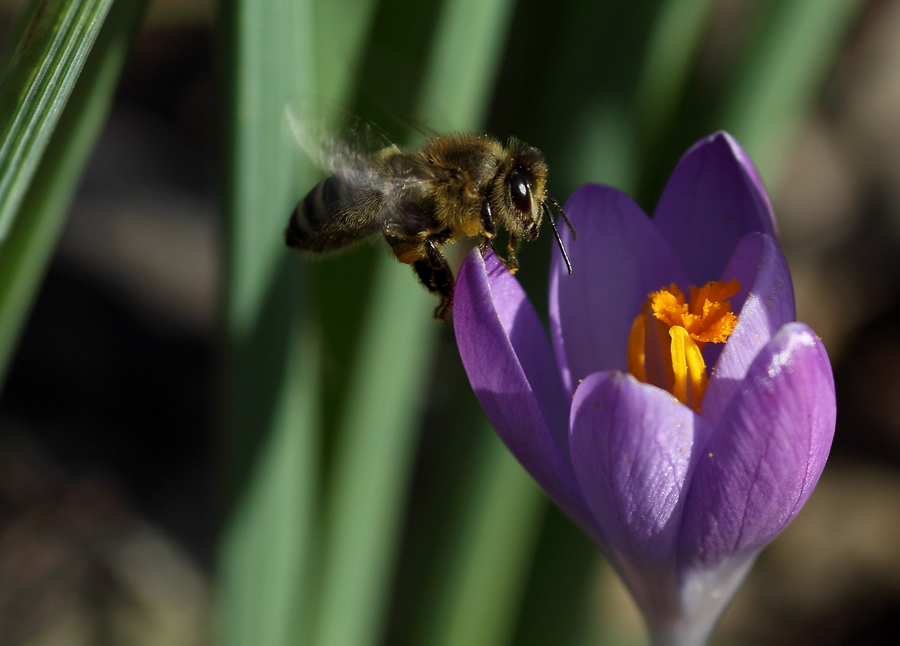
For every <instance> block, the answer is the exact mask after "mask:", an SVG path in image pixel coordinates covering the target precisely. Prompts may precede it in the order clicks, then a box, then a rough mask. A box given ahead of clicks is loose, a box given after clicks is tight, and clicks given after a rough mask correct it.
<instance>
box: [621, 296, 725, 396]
mask: <svg viewBox="0 0 900 646" xmlns="http://www.w3.org/2000/svg"><path fill="white" fill-rule="evenodd" d="M740 288H741V285H740V283H739V282H738V281H737V280H734V279H732V280H730V281H728V282H727V283H720V282H710V283H707V284H706V285H704V286H703V287H700V288H697V287H693V286H691V289H690V299H689V300H687V299H685V297H684V292H682V291H681V290H680V289H678V287H677V286H676V285H675V284H674V283H673V284H672V285H670V286H669V288H668V289H661V290H659V291H658V292H653V293H651V294H650V295H649V298H648V300H647V302H646V303H644V306H643V307H642V308H641V313H640V314H639V315H638V316H637V318H636V319H635V320H634V324H633V325H632V327H631V334H630V336H629V338H628V371H629V372H630V373H631V374H633V375H634V376H635V377H637V379H638V380H639V381H642V382H644V383H649V384H653V385H654V386H658V387H660V388H663V389H665V390H667V391H669V392H670V393H672V394H673V395H675V397H676V398H677V399H678V400H679V401H681V402H682V403H684V404H686V405H688V406H690V407H691V408H693V409H694V410H696V411H697V412H699V411H700V403H701V401H702V399H703V393H704V392H705V390H706V384H707V381H708V376H707V374H706V363H705V362H704V361H703V355H702V354H701V352H702V351H703V348H704V346H705V345H706V344H707V343H724V342H725V341H726V339H727V338H728V337H729V335H730V334H731V333H732V331H733V330H734V326H735V325H737V316H735V315H734V312H732V310H731V303H730V302H729V301H728V300H727V299H729V298H731V297H732V296H734V295H735V294H737V292H738V290H739V289H740Z"/></svg>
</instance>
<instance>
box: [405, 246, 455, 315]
mask: <svg viewBox="0 0 900 646" xmlns="http://www.w3.org/2000/svg"><path fill="white" fill-rule="evenodd" d="M424 246H425V254H426V255H425V257H424V258H419V259H418V260H416V261H415V262H414V263H413V268H414V269H415V270H416V275H417V276H418V277H419V280H421V281H422V284H423V285H425V287H427V288H428V290H429V291H430V292H432V293H434V294H437V295H438V296H440V297H441V303H440V305H438V306H437V308H436V309H435V310H434V318H436V319H437V320H439V321H444V320H446V318H447V315H448V314H450V310H451V309H452V308H453V284H454V281H453V272H452V271H450V266H449V265H448V264H447V260H446V258H444V254H442V253H441V251H440V249H438V247H437V245H436V244H435V243H434V241H433V240H426V241H425V243H424Z"/></svg>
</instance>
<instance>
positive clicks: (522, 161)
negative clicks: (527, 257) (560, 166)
mask: <svg viewBox="0 0 900 646" xmlns="http://www.w3.org/2000/svg"><path fill="white" fill-rule="evenodd" d="M498 178H499V179H501V181H500V182H497V183H496V184H495V186H494V195H493V196H492V197H493V200H492V202H493V204H492V205H491V206H492V207H494V213H495V217H496V218H497V219H498V220H499V221H500V224H502V225H503V226H504V227H506V229H507V230H508V231H509V232H510V233H512V234H514V235H516V236H518V237H519V238H522V239H525V240H534V239H535V238H537V236H538V231H539V230H540V226H541V220H542V219H543V216H544V214H543V209H542V204H543V202H544V198H545V194H546V188H545V187H546V184H547V164H546V163H545V162H544V156H543V155H542V154H541V151H539V150H538V149H537V148H532V147H531V146H528V145H526V144H523V143H522V142H520V141H518V140H517V139H511V140H510V142H509V147H508V148H507V149H506V159H505V160H504V162H503V164H502V165H501V172H500V174H499V176H498Z"/></svg>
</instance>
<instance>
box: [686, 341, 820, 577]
mask: <svg viewBox="0 0 900 646" xmlns="http://www.w3.org/2000/svg"><path fill="white" fill-rule="evenodd" d="M834 423H835V395H834V379H833V377H832V374H831V365H830V363H829V361H828V355H827V354H826V353H825V348H824V347H823V346H822V343H821V341H820V340H819V339H818V338H816V335H815V334H814V333H813V331H812V330H810V329H809V328H808V327H807V326H806V325H804V324H802V323H788V324H787V325H785V326H784V327H782V328H781V330H779V331H778V333H777V334H776V335H775V336H774V337H773V338H772V340H771V342H770V343H769V344H768V345H767V346H766V347H765V348H764V349H763V350H762V352H760V354H759V356H758V357H757V358H756V360H755V361H754V362H753V364H752V365H751V366H750V370H749V371H748V372H747V377H746V378H745V379H744V381H743V383H742V384H741V387H740V391H739V393H738V394H737V395H736V396H735V397H734V398H733V399H732V401H731V404H730V405H729V407H728V409H727V410H726V411H725V413H724V415H723V416H722V419H721V421H720V422H719V424H718V426H717V427H716V429H715V431H714V433H713V436H712V438H711V439H710V442H709V444H708V445H707V447H706V448H705V449H704V450H703V455H702V456H701V458H700V462H699V464H698V466H697V470H696V473H695V475H694V478H693V481H692V483H691V489H690V492H689V494H688V500H687V504H686V505H685V509H684V521H683V523H682V530H681V537H680V540H679V564H680V567H681V568H682V569H683V570H684V571H690V570H692V569H706V568H710V567H712V568H714V567H715V566H716V565H717V564H719V563H723V562H725V560H726V559H733V558H735V557H737V556H739V555H741V554H752V553H754V552H755V551H757V550H759V549H761V548H762V547H763V546H764V545H766V544H767V543H768V542H769V541H771V540H772V539H773V538H775V536H777V535H778V534H779V533H780V532H781V530H783V529H784V528H785V527H786V526H787V524H788V523H789V522H790V521H791V520H792V519H793V518H794V516H795V515H796V514H797V512H798V511H799V510H800V508H801V507H802V506H803V503H805V502H806V499H807V498H808V497H809V494H810V493H811V492H812V489H813V487H814V486H815V484H816V482H817V481H818V479H819V475H820V474H821V473H822V469H823V467H824V466H825V460H826V458H827V457H828V452H829V450H830V448H831V440H832V438H833V437H834Z"/></svg>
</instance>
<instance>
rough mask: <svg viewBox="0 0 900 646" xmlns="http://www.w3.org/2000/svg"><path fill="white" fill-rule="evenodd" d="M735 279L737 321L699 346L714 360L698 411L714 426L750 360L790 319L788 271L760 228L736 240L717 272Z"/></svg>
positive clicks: (792, 317)
mask: <svg viewBox="0 0 900 646" xmlns="http://www.w3.org/2000/svg"><path fill="white" fill-rule="evenodd" d="M732 278H737V279H738V280H739V281H740V283H741V290H740V291H739V292H738V293H737V294H735V296H734V297H733V298H732V299H731V305H732V307H733V308H734V310H735V311H736V312H738V324H737V327H735V328H734V332H733V333H732V335H731V336H730V337H729V338H728V342H727V343H725V344H724V345H723V344H712V343H711V344H708V345H707V346H706V350H710V349H712V350H719V352H721V355H719V356H718V359H716V356H715V354H712V353H708V352H706V351H704V357H705V358H706V360H707V362H708V363H707V365H715V369H714V370H713V373H712V376H711V377H710V380H709V385H708V386H707V388H706V394H705V395H704V396H703V409H702V414H703V417H704V418H705V419H706V421H707V422H709V423H710V424H712V425H713V426H715V425H716V424H717V423H718V420H719V417H720V416H721V415H722V412H723V411H724V410H725V408H726V407H727V406H728V402H729V401H730V400H731V397H732V395H734V392H735V391H736V390H737V388H738V386H740V384H741V382H742V381H743V379H744V377H745V376H746V374H747V370H748V369H749V368H750V364H751V363H752V362H753V360H754V359H755V358H756V355H757V354H759V352H760V350H762V348H763V347H765V345H766V344H767V343H768V342H769V340H770V339H771V338H772V336H773V335H774V334H775V332H777V331H778V330H779V329H780V328H781V326H782V325H784V324H785V323H789V322H791V321H793V320H795V319H796V310H795V308H794V288H793V285H792V283H791V272H790V270H789V269H788V265H787V260H785V258H784V254H782V252H781V247H779V246H778V243H777V242H776V241H775V239H774V238H772V237H771V236H768V235H766V234H764V233H751V234H750V235H747V236H745V237H744V238H742V239H741V241H740V243H739V244H738V247H737V249H735V251H734V254H733V255H732V257H731V260H730V261H729V263H728V267H727V268H726V269H725V272H724V274H723V276H722V281H723V282H726V281H728V280H731V279H732Z"/></svg>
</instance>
